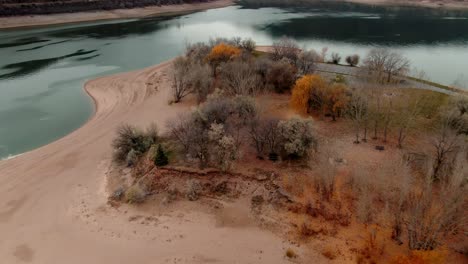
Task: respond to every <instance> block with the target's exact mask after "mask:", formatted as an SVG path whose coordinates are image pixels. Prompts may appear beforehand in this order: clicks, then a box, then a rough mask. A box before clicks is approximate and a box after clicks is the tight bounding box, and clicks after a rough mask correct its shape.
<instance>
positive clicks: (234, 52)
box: [206, 43, 241, 73]
mask: <svg viewBox="0 0 468 264" xmlns="http://www.w3.org/2000/svg"><path fill="white" fill-rule="evenodd" d="M240 54H241V50H240V49H239V48H237V47H234V46H231V45H228V44H226V43H220V44H218V45H216V46H214V47H213V48H212V49H211V52H210V54H208V56H207V57H206V60H207V61H208V63H210V64H211V66H212V67H213V71H214V73H216V68H217V67H218V66H219V64H220V63H222V62H227V61H229V60H231V59H233V58H236V57H238V56H240Z"/></svg>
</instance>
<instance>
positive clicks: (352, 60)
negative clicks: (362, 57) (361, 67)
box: [346, 54, 359, 67]
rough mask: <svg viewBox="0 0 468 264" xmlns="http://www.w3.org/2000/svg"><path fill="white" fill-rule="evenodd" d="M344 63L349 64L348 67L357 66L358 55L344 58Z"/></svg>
mask: <svg viewBox="0 0 468 264" xmlns="http://www.w3.org/2000/svg"><path fill="white" fill-rule="evenodd" d="M346 63H348V64H349V66H352V67H355V66H357V65H358V64H359V55H357V54H354V55H351V56H346Z"/></svg>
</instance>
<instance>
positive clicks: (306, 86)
mask: <svg viewBox="0 0 468 264" xmlns="http://www.w3.org/2000/svg"><path fill="white" fill-rule="evenodd" d="M326 86H327V83H326V82H325V80H323V79H322V77H320V76H319V75H305V76H303V77H302V78H300V79H299V80H297V81H296V84H295V85H294V88H293V91H292V96H291V102H290V104H291V106H292V108H294V109H295V110H296V111H298V112H300V113H308V112H309V109H310V108H313V109H321V108H322V107H323V105H324V90H325V89H326Z"/></svg>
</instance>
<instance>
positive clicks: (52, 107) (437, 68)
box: [0, 4, 468, 159]
mask: <svg viewBox="0 0 468 264" xmlns="http://www.w3.org/2000/svg"><path fill="white" fill-rule="evenodd" d="M233 36H240V37H249V38H252V39H254V40H255V41H256V42H257V44H258V45H270V44H271V43H272V42H273V41H274V40H276V39H278V38H280V37H282V36H289V37H292V38H294V39H296V40H297V41H298V42H299V43H300V44H301V46H304V47H307V48H314V49H317V50H321V49H322V47H328V49H329V54H330V53H331V52H339V53H340V54H342V55H343V57H344V56H346V55H349V54H354V53H357V54H360V55H361V56H364V55H365V54H366V52H367V51H368V50H369V49H371V48H372V47H390V48H392V49H395V50H398V51H401V52H402V53H403V54H404V55H405V56H406V57H408V58H409V59H410V60H411V62H412V66H414V67H416V68H418V69H419V70H423V71H424V72H425V73H426V74H427V75H428V76H429V77H430V79H431V80H432V81H436V82H440V83H443V84H448V85H451V84H456V85H458V86H463V87H467V86H468V13H466V12H461V11H435V10H430V9H414V8H383V7H366V6H360V5H350V4H346V5H343V4H342V5H320V6H311V7H307V8H296V9H281V8H249V7H241V6H231V7H226V8H220V9H213V10H207V11H203V12H197V13H193V14H189V15H182V16H176V17H160V18H148V19H132V20H118V21H107V22H99V23H80V24H72V25H63V26H48V27H40V28H34V29H22V30H3V31H0V159H4V158H8V157H12V156H14V155H18V154H20V153H23V152H25V151H29V150H32V149H34V148H37V147H40V146H42V145H45V144H47V143H50V142H52V141H54V140H56V139H58V138H60V137H63V136H65V135H66V134H68V133H70V132H71V131H73V130H75V129H77V128H78V127H80V126H81V125H83V124H84V123H85V122H86V120H88V119H89V118H90V116H91V115H92V113H93V111H94V106H93V104H92V101H91V100H90V98H89V97H87V95H86V94H85V92H84V91H83V84H84V83H85V82H86V81H87V80H90V79H93V78H95V77H98V76H102V75H108V74H112V73H117V72H124V71H129V70H134V69H140V68H144V67H147V66H150V65H154V64H157V63H160V62H162V61H164V60H167V59H170V58H172V57H174V56H176V55H178V54H181V53H182V51H183V50H184V47H185V46H186V44H187V43H193V42H198V41H207V40H208V39H209V38H210V37H233Z"/></svg>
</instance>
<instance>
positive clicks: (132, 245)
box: [0, 61, 290, 264]
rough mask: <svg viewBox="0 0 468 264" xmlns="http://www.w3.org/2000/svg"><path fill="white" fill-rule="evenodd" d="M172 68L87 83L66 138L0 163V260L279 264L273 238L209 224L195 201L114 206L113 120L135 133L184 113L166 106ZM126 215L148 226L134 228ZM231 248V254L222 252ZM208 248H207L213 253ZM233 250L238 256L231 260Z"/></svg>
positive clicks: (281, 245) (280, 247)
mask: <svg viewBox="0 0 468 264" xmlns="http://www.w3.org/2000/svg"><path fill="white" fill-rule="evenodd" d="M171 62H172V61H166V62H163V63H161V64H159V65H156V66H152V67H148V68H145V69H142V70H137V71H132V72H125V73H120V74H115V75H111V76H104V77H99V78H97V79H94V80H91V81H88V82H87V83H86V85H85V91H86V92H87V93H88V94H89V96H90V97H91V98H92V100H93V101H95V113H94V114H93V116H92V117H91V118H90V120H89V121H88V122H86V123H85V124H84V125H83V126H82V127H80V128H79V129H77V130H75V131H73V132H72V133H70V134H69V135H67V136H65V137H63V138H61V139H59V140H57V141H55V142H52V143H50V144H48V145H45V146H43V147H40V148H38V149H35V150H32V151H29V152H26V153H24V154H22V155H20V156H18V157H16V158H13V159H9V160H4V161H0V233H1V234H2V237H3V240H2V241H3V242H1V243H0V257H1V258H2V260H3V261H4V262H5V263H11V264H15V263H24V262H28V263H48V264H55V263H57V264H58V263H69V264H75V263H76V264H78V263H88V264H94V263H96V264H98V263H99V264H101V263H148V261H151V262H152V263H173V262H174V261H175V260H177V263H205V261H207V260H209V259H213V260H214V259H216V261H217V263H234V262H240V263H249V261H251V260H252V259H256V260H258V261H256V263H288V261H287V260H286V259H285V258H284V251H285V248H286V247H289V246H290V245H289V243H288V242H285V241H284V240H283V239H282V238H281V237H279V236H277V235H275V234H273V233H271V232H270V231H268V230H264V229H261V228H259V227H255V226H248V227H244V226H240V227H228V226H218V225H217V223H216V216H215V215H212V214H210V213H208V212H204V211H199V210H198V209H197V208H198V207H197V206H199V205H197V203H188V204H184V203H183V202H182V203H181V204H175V205H173V206H172V207H171V208H165V207H163V208H160V209H157V208H155V207H154V205H150V204H149V205H148V206H141V207H135V206H126V205H123V206H122V207H119V208H114V207H112V206H110V205H109V204H107V197H108V193H107V192H106V179H107V177H108V175H109V168H110V164H111V156H112V147H111V143H112V139H113V138H114V136H115V131H116V128H117V127H118V126H119V125H120V124H122V123H129V124H132V125H136V126H139V127H144V126H147V125H148V124H149V123H152V122H154V123H156V124H157V125H158V127H159V128H160V130H161V131H162V132H164V127H165V124H166V122H167V120H169V119H171V118H175V117H176V116H177V115H178V114H180V113H182V112H185V111H188V110H189V109H190V108H191V105H190V104H189V103H184V102H182V103H179V104H176V105H169V104H168V100H169V99H170V97H171V89H170V87H171V78H170V74H171V71H172V67H171V65H172V64H171ZM135 217H144V218H145V217H150V218H151V219H157V220H156V222H154V223H152V224H150V225H148V224H140V223H135V222H133V221H130V220H129V219H134V218H135ZM233 248H235V249H236V250H235V251H233V250H232V249H233ZM213 249H216V250H213ZM238 253H242V254H238Z"/></svg>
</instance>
